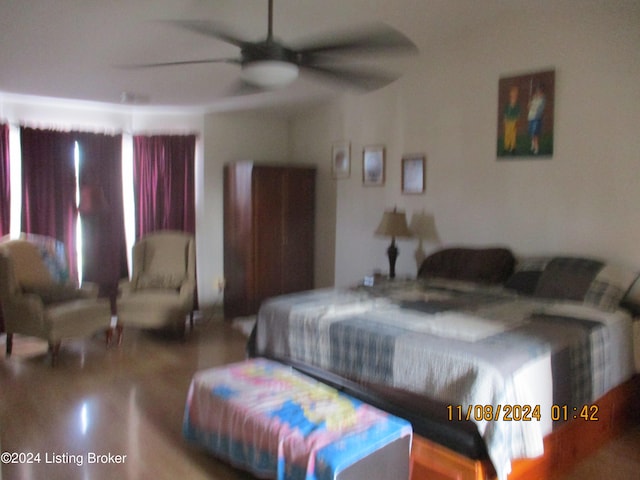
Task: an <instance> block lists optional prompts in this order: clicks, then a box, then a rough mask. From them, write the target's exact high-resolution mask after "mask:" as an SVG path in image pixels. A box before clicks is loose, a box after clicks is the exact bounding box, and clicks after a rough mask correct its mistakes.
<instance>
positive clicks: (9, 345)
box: [7, 333, 13, 357]
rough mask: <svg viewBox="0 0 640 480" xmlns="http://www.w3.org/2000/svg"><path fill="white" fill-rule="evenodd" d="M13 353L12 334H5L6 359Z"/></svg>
mask: <svg viewBox="0 0 640 480" xmlns="http://www.w3.org/2000/svg"><path fill="white" fill-rule="evenodd" d="M11 352H13V333H7V357H9V356H11Z"/></svg>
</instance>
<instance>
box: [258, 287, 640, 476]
mask: <svg viewBox="0 0 640 480" xmlns="http://www.w3.org/2000/svg"><path fill="white" fill-rule="evenodd" d="M631 328H632V327H631V319H630V317H629V315H628V314H626V313H625V312H623V311H614V312H605V311H602V310H598V309H595V308H591V307H587V306H585V305H583V304H577V303H571V302H558V301H555V302H552V301H549V300H543V299H536V298H532V297H523V296H518V295H516V294H514V293H510V292H509V291H506V290H504V289H501V288H495V287H481V286H478V285H471V284H461V283H459V282H448V281H446V282H443V281H431V282H429V281H411V282H394V283H389V284H386V285H384V286H383V287H378V288H373V289H371V288H358V289H324V290H315V291H311V292H303V293H298V294H292V295H285V296H281V297H276V298H273V299H270V300H268V301H267V302H265V303H264V304H263V306H262V308H261V309H260V312H259V315H258V321H257V325H256V339H255V340H256V352H257V354H258V355H265V356H269V357H271V358H275V359H291V360H294V361H296V362H302V363H304V364H308V365H312V366H315V367H319V368H322V369H325V370H328V371H330V372H332V373H336V374H338V375H341V376H343V377H346V378H348V379H350V380H355V381H360V382H369V383H376V384H380V385H386V386H390V387H394V388H401V389H405V390H408V391H411V392H416V393H419V394H424V395H427V396H429V397H430V398H434V399H436V400H439V401H441V402H445V403H448V404H450V405H451V406H452V410H456V411H462V412H465V415H464V416H466V412H469V411H470V412H472V414H471V415H469V419H470V420H472V421H474V422H475V423H476V425H477V428H478V431H479V433H480V434H481V436H482V437H483V439H484V441H485V443H486V446H487V451H488V453H489V456H490V458H491V460H492V462H493V464H494V467H495V468H496V471H497V473H498V477H499V478H501V479H504V478H506V476H507V475H508V473H509V472H510V469H511V466H510V465H511V460H512V459H515V458H523V457H535V456H538V455H541V454H542V453H543V441H542V439H543V436H544V435H546V434H547V433H549V432H550V431H551V429H552V428H553V422H552V418H551V417H552V415H551V412H552V406H553V405H559V406H564V405H567V406H568V408H569V409H572V408H573V407H576V408H580V407H581V406H582V405H586V404H589V403H592V402H594V401H595V400H596V399H598V398H599V397H600V396H602V395H603V394H604V393H606V392H607V391H608V390H610V389H611V388H613V387H614V386H616V385H618V384H619V383H622V382H623V381H625V380H627V379H628V378H630V377H631V375H632V374H633V347H632V344H631V338H632V334H631ZM458 406H459V407H458ZM476 406H480V408H483V407H484V406H489V408H490V409H491V410H492V411H493V412H496V411H497V409H498V408H499V406H500V408H502V407H503V406H523V407H525V406H531V407H536V406H540V407H539V410H538V411H539V413H540V416H539V418H532V420H531V421H508V419H505V418H504V416H498V418H497V419H496V418H491V420H486V419H485V418H482V417H483V416H482V415H475V414H474V412H476V411H477V410H475V407H476ZM570 411H571V410H570ZM479 417H480V418H479Z"/></svg>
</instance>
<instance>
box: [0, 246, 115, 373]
mask: <svg viewBox="0 0 640 480" xmlns="http://www.w3.org/2000/svg"><path fill="white" fill-rule="evenodd" d="M42 252H43V251H42V249H40V248H39V247H38V246H37V245H35V244H34V243H32V242H30V241H28V240H6V241H2V242H0V303H1V305H2V314H3V317H4V323H5V330H6V332H7V339H6V342H7V356H9V355H11V353H12V349H13V336H14V334H21V335H28V336H33V337H39V338H42V339H44V340H47V341H48V342H49V352H50V353H51V363H52V365H55V363H56V359H57V356H58V352H59V350H60V345H61V343H62V340H63V339H66V338H72V337H85V336H90V335H93V334H95V333H97V332H100V331H104V332H105V333H106V334H107V336H106V339H107V345H108V344H109V342H110V340H111V331H112V330H111V307H110V305H109V301H108V300H106V299H98V298H97V289H95V288H92V289H80V288H77V286H75V285H73V284H71V283H68V282H60V281H57V280H56V279H55V278H54V277H53V276H52V273H51V271H50V270H49V269H48V268H47V265H46V264H45V262H44V258H43V253H42Z"/></svg>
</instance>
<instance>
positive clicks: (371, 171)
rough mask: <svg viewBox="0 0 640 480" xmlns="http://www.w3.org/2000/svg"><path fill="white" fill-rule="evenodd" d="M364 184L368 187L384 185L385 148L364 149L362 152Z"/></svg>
mask: <svg viewBox="0 0 640 480" xmlns="http://www.w3.org/2000/svg"><path fill="white" fill-rule="evenodd" d="M362 184H363V185H365V186H368V187H379V186H382V185H384V146H382V145H373V146H368V147H364V150H363V152H362Z"/></svg>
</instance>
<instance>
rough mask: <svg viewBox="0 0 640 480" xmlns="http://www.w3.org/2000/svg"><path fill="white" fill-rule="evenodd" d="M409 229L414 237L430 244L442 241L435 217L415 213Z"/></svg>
mask: <svg viewBox="0 0 640 480" xmlns="http://www.w3.org/2000/svg"><path fill="white" fill-rule="evenodd" d="M409 229H410V230H411V231H412V232H413V235H414V236H416V237H418V238H419V239H420V240H426V241H429V242H439V241H440V237H439V235H438V232H437V230H436V223H435V220H434V218H433V215H431V214H429V213H425V212H420V213H414V214H413V215H412V216H411V222H410V223H409Z"/></svg>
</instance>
